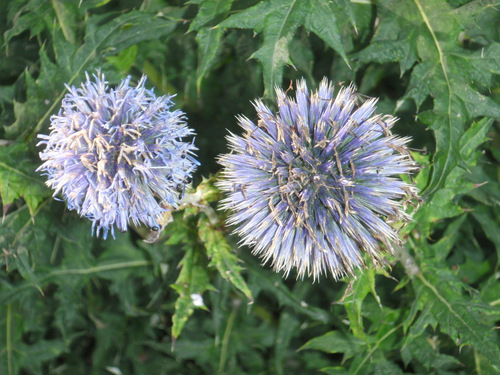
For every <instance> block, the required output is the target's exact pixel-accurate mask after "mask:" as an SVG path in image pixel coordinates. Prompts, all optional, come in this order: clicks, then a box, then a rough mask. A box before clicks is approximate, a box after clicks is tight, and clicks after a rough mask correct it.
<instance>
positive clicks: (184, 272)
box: [172, 246, 214, 338]
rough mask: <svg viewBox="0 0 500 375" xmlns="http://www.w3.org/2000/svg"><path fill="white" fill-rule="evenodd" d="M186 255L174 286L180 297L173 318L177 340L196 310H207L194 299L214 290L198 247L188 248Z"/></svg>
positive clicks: (173, 331) (173, 334) (174, 333)
mask: <svg viewBox="0 0 500 375" xmlns="http://www.w3.org/2000/svg"><path fill="white" fill-rule="evenodd" d="M185 249H186V254H185V255H184V258H182V260H181V261H180V263H179V266H181V267H182V268H181V272H180V273H179V276H178V278H177V280H176V281H175V284H173V285H172V288H174V289H175V290H176V291H177V293H179V297H178V298H177V300H176V301H175V313H174V316H173V317H172V337H173V338H177V337H179V335H180V334H181V332H182V329H183V328H184V325H185V324H186V322H187V320H188V318H189V317H190V316H191V315H192V314H193V312H194V309H195V308H196V307H198V308H205V305H204V304H201V305H197V306H196V305H195V303H194V300H193V298H196V297H197V296H199V298H201V296H202V294H203V293H204V292H205V291H206V290H214V287H213V286H212V285H211V284H210V278H209V275H208V272H207V267H206V262H205V261H204V259H203V258H202V254H201V252H200V249H199V247H198V246H186V247H185Z"/></svg>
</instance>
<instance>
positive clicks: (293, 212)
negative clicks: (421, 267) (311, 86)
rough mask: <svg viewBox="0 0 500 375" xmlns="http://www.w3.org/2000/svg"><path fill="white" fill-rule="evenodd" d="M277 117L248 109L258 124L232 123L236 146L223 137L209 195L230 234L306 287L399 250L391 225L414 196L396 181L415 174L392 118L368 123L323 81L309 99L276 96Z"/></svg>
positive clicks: (369, 111) (303, 92)
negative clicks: (215, 190) (219, 196)
mask: <svg viewBox="0 0 500 375" xmlns="http://www.w3.org/2000/svg"><path fill="white" fill-rule="evenodd" d="M276 95H277V105H278V112H277V113H275V114H273V113H272V112H271V110H270V109H269V108H268V107H267V106H266V105H264V104H263V102H262V101H261V100H256V101H255V103H254V107H255V109H256V111H257V115H258V122H257V124H255V123H254V122H252V121H251V120H249V119H248V118H246V117H243V116H240V117H238V122H239V125H240V126H241V127H242V128H243V130H244V134H243V135H241V136H238V135H234V134H230V135H229V136H228V137H227V139H228V141H229V147H230V151H231V152H230V153H229V154H225V155H222V156H221V157H220V164H221V165H222V166H223V167H224V168H223V170H222V172H221V179H220V181H219V182H218V186H219V188H220V189H221V190H223V191H224V192H225V193H227V196H226V198H225V199H223V200H222V202H221V207H222V208H223V209H228V210H231V211H232V212H231V214H230V216H229V219H228V224H229V225H235V226H236V230H235V232H236V233H237V234H239V235H240V236H241V237H242V240H241V242H240V243H241V244H242V245H249V246H252V247H253V252H254V253H255V254H257V255H260V256H261V257H262V258H263V261H264V262H267V261H270V262H271V263H272V265H273V266H274V269H275V270H276V271H280V270H283V271H284V273H285V276H287V275H288V274H289V272H290V271H291V270H292V269H293V268H296V269H297V273H298V276H299V277H303V276H304V275H305V274H307V275H309V276H312V277H313V278H314V279H317V278H319V276H320V275H322V274H326V273H328V272H330V273H331V274H332V275H333V277H334V278H339V277H342V276H344V275H346V274H351V273H353V271H354V270H355V269H356V268H358V267H361V266H363V265H364V260H363V254H364V253H366V254H368V256H369V258H370V259H371V260H372V262H373V263H375V264H376V263H378V262H379V261H380V260H381V253H382V251H383V250H385V249H386V250H388V251H392V244H393V243H400V238H399V236H398V233H397V230H396V229H395V228H394V227H393V226H392V224H394V223H396V222H399V225H400V226H401V225H404V224H405V223H406V222H408V221H409V220H410V216H409V215H408V214H407V213H406V212H405V211H404V210H405V208H406V204H407V203H408V202H411V200H412V198H415V197H416V190H415V188H414V187H413V186H412V185H411V184H409V183H407V182H404V181H402V180H401V178H399V175H408V174H409V173H410V172H411V171H413V170H415V169H416V164H415V162H414V161H413V160H412V158H411V156H410V154H409V152H408V149H407V146H406V145H407V143H408V142H409V141H410V138H407V137H398V136H395V135H393V134H392V133H391V128H392V126H393V125H394V123H395V121H396V118H394V117H392V116H389V115H374V111H375V104H376V102H377V100H376V99H369V100H366V101H364V102H363V100H362V99H361V97H360V95H359V94H357V93H356V90H355V88H354V86H352V85H351V86H348V87H343V88H341V89H340V91H339V92H338V94H337V96H336V97H334V88H333V85H332V84H331V83H329V82H328V81H327V80H326V79H324V80H323V81H322V82H321V84H320V86H319V89H318V91H317V92H315V93H313V92H311V93H309V92H308V89H307V85H306V83H305V81H304V80H301V81H299V82H298V83H297V90H296V97H295V99H293V98H290V97H288V96H287V93H286V92H284V91H283V90H281V89H279V88H276Z"/></svg>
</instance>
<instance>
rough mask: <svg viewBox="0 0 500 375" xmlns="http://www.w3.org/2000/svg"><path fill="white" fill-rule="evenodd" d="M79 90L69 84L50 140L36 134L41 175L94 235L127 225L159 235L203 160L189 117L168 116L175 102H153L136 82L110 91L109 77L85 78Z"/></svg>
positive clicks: (163, 99) (173, 113) (149, 92)
mask: <svg viewBox="0 0 500 375" xmlns="http://www.w3.org/2000/svg"><path fill="white" fill-rule="evenodd" d="M86 77H87V81H86V82H84V83H83V84H82V85H81V88H75V87H74V86H72V87H69V86H66V88H67V90H68V93H67V94H66V96H65V98H64V99H63V101H62V108H61V109H60V111H59V113H58V114H57V115H54V116H52V117H51V127H50V129H51V133H50V135H39V136H38V137H39V138H41V139H42V141H40V143H39V144H44V145H45V146H46V148H45V150H44V151H43V152H41V153H40V158H41V159H42V160H43V161H45V162H44V163H43V164H42V165H41V166H40V167H39V168H38V170H41V171H44V172H45V174H46V175H47V176H48V180H47V185H48V186H49V187H51V188H52V189H54V190H55V192H54V196H56V195H58V194H59V193H60V194H61V195H62V197H63V198H64V199H65V200H66V201H67V204H68V208H69V209H70V210H76V211H77V212H78V213H79V214H80V215H81V216H85V217H87V218H89V219H90V220H91V221H92V222H93V226H92V231H93V232H94V230H95V229H97V235H99V231H100V230H102V231H103V237H104V238H106V236H107V234H108V231H111V233H112V234H113V236H114V226H115V225H116V227H117V228H118V229H119V230H120V231H122V232H123V231H126V230H127V224H128V223H129V222H132V223H134V224H135V225H140V224H141V223H142V224H145V225H147V226H149V227H150V228H152V229H153V228H154V229H155V230H156V229H157V228H158V227H159V226H160V224H159V222H160V221H161V215H162V214H163V213H164V212H165V211H167V210H169V209H172V208H176V207H177V205H178V202H179V199H180V198H181V195H182V194H183V192H184V187H185V184H186V183H187V182H188V180H189V179H190V177H191V175H192V173H193V172H194V170H195V168H196V165H197V164H198V162H197V161H196V160H195V159H194V157H193V151H194V150H196V148H195V146H194V144H193V142H185V141H183V138H184V137H187V136H191V135H192V134H193V131H192V130H191V129H189V128H188V127H187V126H186V123H185V116H184V113H183V112H181V111H179V110H175V111H170V108H171V106H172V105H173V103H172V101H171V98H172V96H161V97H156V95H155V94H154V92H153V91H152V90H148V89H146V88H145V87H144V85H145V83H146V77H145V76H143V77H142V78H141V80H140V81H139V83H138V84H137V87H132V86H130V80H131V77H127V78H126V79H124V80H123V81H122V82H121V83H120V85H119V86H118V87H116V88H114V89H109V88H108V86H107V82H106V80H105V78H104V75H103V74H101V73H100V72H97V74H96V75H94V81H92V80H91V79H90V78H89V75H88V74H86Z"/></svg>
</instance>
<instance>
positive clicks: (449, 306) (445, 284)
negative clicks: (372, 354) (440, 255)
mask: <svg viewBox="0 0 500 375" xmlns="http://www.w3.org/2000/svg"><path fill="white" fill-rule="evenodd" d="M416 276H417V277H416V278H415V279H414V280H413V283H414V287H415V291H416V298H415V302H414V305H413V307H412V313H411V314H410V315H409V316H408V318H407V319H406V321H405V326H406V327H408V326H409V325H410V323H411V327H410V329H409V333H408V335H407V336H406V339H405V340H406V342H410V341H411V340H413V339H415V338H417V337H418V336H420V335H421V334H422V333H423V332H424V330H425V328H426V327H427V326H429V325H430V326H431V327H433V328H434V329H435V328H436V326H437V325H438V324H439V328H440V330H441V332H443V333H446V334H447V335H449V336H450V337H451V338H452V339H453V340H455V342H456V343H457V345H460V346H462V345H472V346H473V347H474V348H476V349H477V350H478V351H479V352H480V353H482V354H483V355H484V356H485V357H486V358H488V360H489V361H490V362H491V363H492V364H494V365H495V366H496V367H498V368H500V349H499V346H498V339H496V338H494V336H493V322H494V321H495V320H496V319H498V317H499V316H500V310H498V309H495V308H493V307H491V306H489V305H487V304H483V303H481V301H476V300H475V299H473V298H466V297H465V296H462V293H461V289H462V288H463V287H465V284H463V283H462V282H460V281H458V280H457V279H456V278H455V277H454V276H453V275H451V274H450V272H449V271H445V270H437V269H434V268H432V269H431V268H428V269H423V270H421V272H420V273H419V274H417V275H416ZM417 311H420V315H419V316H418V318H417V319H416V320H415V321H413V319H414V318H415V313H416V312H417ZM489 315H493V316H492V318H489V319H488V316H489ZM488 320H489V321H490V323H489V324H488Z"/></svg>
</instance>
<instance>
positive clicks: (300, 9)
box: [218, 0, 350, 96]
mask: <svg viewBox="0 0 500 375" xmlns="http://www.w3.org/2000/svg"><path fill="white" fill-rule="evenodd" d="M345 9H346V10H347V9H350V8H347V7H346V8H345ZM301 25H304V27H305V28H306V29H307V30H308V31H311V32H313V33H315V34H317V35H318V37H320V38H321V39H323V40H324V41H325V43H326V44H327V45H328V46H330V47H331V48H333V49H334V50H335V51H337V52H338V53H339V54H340V56H341V57H342V58H343V59H344V61H345V62H346V64H347V57H346V55H345V52H344V48H343V45H342V38H341V36H340V33H339V30H338V26H337V23H336V14H335V12H334V10H333V8H332V6H331V5H330V4H329V2H328V1H326V0H310V1H303V0H269V1H264V2H260V3H258V4H257V5H255V6H253V7H251V8H248V9H245V10H243V11H241V12H240V13H237V14H235V15H232V16H230V17H229V18H227V19H226V20H225V21H223V22H221V23H220V24H219V25H218V26H219V27H222V28H229V27H237V28H244V29H254V30H255V31H256V32H257V33H261V32H262V34H263V38H264V41H263V43H262V46H261V47H260V48H259V50H257V51H256V52H255V53H253V54H252V56H251V57H252V58H255V59H257V60H259V61H260V62H261V63H262V68H263V71H264V87H265V91H264V96H270V95H271V92H272V90H273V88H274V87H275V86H280V85H281V82H282V78H283V69H284V66H285V65H286V64H289V65H292V61H291V60H290V56H289V50H288V45H289V43H290V41H291V40H292V38H293V36H294V33H295V31H296V30H297V28H298V27H299V26H301Z"/></svg>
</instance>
